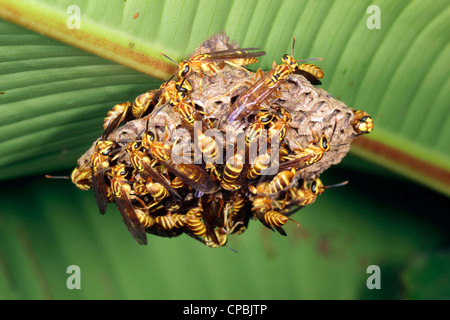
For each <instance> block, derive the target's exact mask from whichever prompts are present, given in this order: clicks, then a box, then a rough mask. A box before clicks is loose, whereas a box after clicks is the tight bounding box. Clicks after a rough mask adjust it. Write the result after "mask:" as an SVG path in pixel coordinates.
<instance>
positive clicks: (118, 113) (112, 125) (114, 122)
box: [102, 102, 132, 139]
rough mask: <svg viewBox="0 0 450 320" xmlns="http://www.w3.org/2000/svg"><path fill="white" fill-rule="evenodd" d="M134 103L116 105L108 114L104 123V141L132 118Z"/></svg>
mask: <svg viewBox="0 0 450 320" xmlns="http://www.w3.org/2000/svg"><path fill="white" fill-rule="evenodd" d="M131 109H132V103H131V102H124V103H119V104H116V105H115V106H114V107H113V108H112V109H111V110H109V111H108V113H107V114H106V117H105V120H104V121H103V129H104V130H103V135H102V137H103V139H106V138H107V137H108V136H109V135H110V134H111V133H112V132H113V131H114V130H116V129H117V128H118V127H119V126H120V125H121V124H122V123H125V122H127V121H129V120H131V118H132V113H131Z"/></svg>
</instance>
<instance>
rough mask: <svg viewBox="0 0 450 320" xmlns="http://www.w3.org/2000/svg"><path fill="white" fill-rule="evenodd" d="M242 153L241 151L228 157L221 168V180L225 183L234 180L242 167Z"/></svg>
mask: <svg viewBox="0 0 450 320" xmlns="http://www.w3.org/2000/svg"><path fill="white" fill-rule="evenodd" d="M244 160H245V159H244V154H243V152H240V153H237V154H235V155H234V156H233V157H230V158H229V159H228V160H227V162H226V164H225V166H224V168H223V177H222V179H223V181H224V182H225V183H227V184H230V183H233V182H235V181H236V180H237V179H238V178H239V176H240V175H241V173H242V170H243V169H244Z"/></svg>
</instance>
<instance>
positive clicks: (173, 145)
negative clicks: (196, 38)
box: [72, 34, 372, 247]
mask: <svg viewBox="0 0 450 320" xmlns="http://www.w3.org/2000/svg"><path fill="white" fill-rule="evenodd" d="M264 54H265V52H264V51H257V49H253V48H247V49H239V48H237V46H236V45H235V44H231V43H229V41H228V38H227V37H226V36H225V35H224V34H219V35H217V36H215V37H212V38H210V39H208V40H207V41H205V42H204V43H203V44H202V45H201V46H199V47H198V48H197V49H196V51H195V52H194V53H193V55H192V56H191V57H190V58H189V60H184V61H182V62H180V63H179V65H178V66H179V67H178V72H177V74H176V75H175V76H174V77H173V79H170V80H168V81H167V82H165V83H164V84H163V85H161V87H160V88H159V89H155V90H151V91H149V92H146V93H144V94H142V95H140V96H138V97H137V98H136V100H135V101H134V102H133V103H131V102H126V103H121V104H118V105H116V106H114V108H113V109H111V111H110V112H108V114H107V116H106V118H105V121H104V133H103V135H102V137H100V138H99V139H98V140H97V141H95V142H94V144H93V145H92V147H91V148H90V149H89V150H88V151H87V152H86V153H85V154H84V155H83V156H82V157H81V158H80V159H79V160H78V166H77V168H76V169H75V170H74V171H73V173H72V180H73V182H74V183H75V184H76V185H77V186H78V187H79V188H80V189H83V190H87V189H90V188H93V190H94V194H95V198H96V200H97V204H98V207H99V209H100V212H101V213H105V211H106V208H107V204H108V202H115V203H116V205H117V207H118V209H119V211H120V213H121V214H122V218H123V221H124V222H125V224H126V226H127V228H128V230H129V231H130V233H131V234H132V236H133V237H134V238H135V239H136V241H137V242H138V243H140V244H146V243H147V236H146V233H151V234H155V235H158V236H164V237H173V236H178V235H180V234H182V233H186V234H188V235H189V236H191V237H193V238H195V239H197V240H199V241H200V242H202V243H204V244H206V245H207V246H209V247H218V246H223V245H225V244H226V242H227V239H228V235H230V234H233V233H234V234H239V233H242V232H243V231H245V230H246V228H247V226H248V223H249V220H250V218H253V219H257V220H259V221H260V222H261V223H262V224H263V225H264V226H266V227H267V228H269V229H272V230H274V229H275V230H277V231H278V232H279V233H280V234H282V235H286V233H285V231H284V229H283V228H282V226H283V225H284V224H285V223H287V222H288V220H292V219H290V218H289V216H290V215H291V214H292V213H293V212H294V211H293V209H295V210H297V209H300V208H303V207H305V206H307V205H309V204H311V203H312V202H314V201H315V200H316V198H317V196H318V195H320V194H322V192H323V191H324V189H325V188H326V187H324V186H323V184H322V183H321V181H320V179H319V175H320V174H321V173H322V172H323V171H325V170H326V169H327V168H329V167H330V166H331V165H333V164H337V163H339V162H340V161H341V159H342V158H343V157H344V156H345V155H346V154H347V152H348V151H349V149H350V143H351V142H352V140H353V138H354V137H355V136H357V135H360V134H364V133H369V132H370V131H371V130H372V119H371V118H370V116H369V115H368V114H366V113H365V112H363V111H360V110H358V111H355V110H353V109H350V108H348V107H347V106H346V105H345V104H344V103H342V102H340V101H338V100H336V99H334V98H333V97H332V96H331V95H330V94H328V93H327V92H326V91H325V90H323V89H320V88H318V87H316V86H315V85H317V84H320V80H319V79H320V78H322V77H323V72H322V70H321V69H320V68H318V67H317V66H314V65H312V64H298V62H297V61H296V60H295V59H294V58H293V57H291V56H289V55H285V56H283V58H282V63H281V64H279V65H276V64H275V63H274V66H273V68H272V69H271V70H269V71H267V72H263V71H261V70H258V71H257V72H256V73H255V72H251V71H249V70H247V69H246V66H247V65H248V64H252V63H255V62H256V61H257V58H258V57H260V56H262V55H264ZM292 221H293V222H295V221H294V220H292ZM295 223H296V222H295Z"/></svg>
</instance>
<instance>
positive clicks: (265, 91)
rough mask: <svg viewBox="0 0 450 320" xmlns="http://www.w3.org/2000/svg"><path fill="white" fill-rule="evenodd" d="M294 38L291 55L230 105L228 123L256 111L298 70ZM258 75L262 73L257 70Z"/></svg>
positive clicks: (286, 55) (286, 56)
mask: <svg viewBox="0 0 450 320" xmlns="http://www.w3.org/2000/svg"><path fill="white" fill-rule="evenodd" d="M294 45H295V38H294V41H293V44H292V52H291V55H288V54H285V55H284V56H283V57H282V64H280V65H275V66H274V67H273V68H272V69H271V70H270V71H269V72H268V73H266V74H265V75H264V76H262V77H261V79H259V80H258V81H256V82H255V83H254V84H253V85H251V86H250V88H249V89H247V91H245V92H244V93H243V94H242V95H240V96H239V97H238V98H237V99H236V101H234V103H233V104H232V105H231V113H230V114H229V116H228V118H227V122H228V123H232V122H234V121H236V120H240V119H243V118H245V117H246V116H248V115H249V114H251V113H252V112H253V111H254V110H256V109H257V108H258V107H259V105H260V104H261V103H263V102H264V101H265V100H266V99H267V98H268V97H269V96H270V95H271V94H272V93H273V92H275V90H277V89H278V88H279V87H280V85H281V84H282V83H284V81H285V80H286V79H287V77H288V76H289V75H290V74H292V73H294V72H296V71H297V70H299V65H298V61H304V60H295V59H294V58H293V57H292V56H293V50H294V49H293V48H294ZM258 73H259V74H261V73H262V72H261V71H260V70H258Z"/></svg>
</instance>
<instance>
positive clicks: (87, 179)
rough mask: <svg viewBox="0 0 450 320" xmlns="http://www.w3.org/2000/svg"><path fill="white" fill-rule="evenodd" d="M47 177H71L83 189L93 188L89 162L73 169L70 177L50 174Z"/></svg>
mask: <svg viewBox="0 0 450 320" xmlns="http://www.w3.org/2000/svg"><path fill="white" fill-rule="evenodd" d="M45 177H46V178H48V179H68V180H69V179H70V180H72V183H73V184H75V186H76V187H77V188H78V189H81V190H89V189H91V188H92V170H91V166H90V163H89V162H87V163H85V164H83V165H81V166H77V167H76V168H75V169H73V171H72V174H71V175H70V177H68V176H52V175H48V174H47V175H45Z"/></svg>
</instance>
